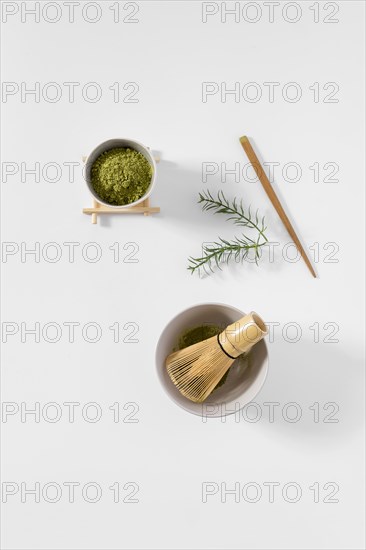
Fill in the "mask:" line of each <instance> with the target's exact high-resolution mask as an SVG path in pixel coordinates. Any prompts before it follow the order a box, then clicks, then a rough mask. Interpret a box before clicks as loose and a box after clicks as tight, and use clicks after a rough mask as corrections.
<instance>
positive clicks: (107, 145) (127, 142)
mask: <svg viewBox="0 0 366 550" xmlns="http://www.w3.org/2000/svg"><path fill="white" fill-rule="evenodd" d="M115 147H129V148H130V149H134V150H135V151H138V152H139V153H141V154H142V155H144V157H145V158H146V160H147V161H148V162H149V164H150V166H151V168H152V177H151V182H150V185H149V187H148V189H147V191H146V193H145V194H144V195H143V196H142V197H140V198H139V199H138V200H137V201H134V202H130V203H128V204H123V205H117V206H116V205H115V204H110V203H108V202H105V201H103V200H102V199H101V198H100V197H99V195H98V194H97V193H96V191H95V190H94V187H93V186H92V183H91V168H92V166H93V164H94V161H95V160H96V159H97V158H98V157H99V156H100V155H101V154H102V153H104V152H105V151H109V150H110V149H114V148H115ZM85 181H86V184H87V186H88V189H89V191H90V193H91V194H92V195H93V197H94V198H95V200H97V201H98V202H99V203H100V204H104V205H105V206H109V208H117V209H118V208H131V206H135V205H136V204H139V203H140V202H143V201H144V200H145V199H147V198H148V197H149V195H150V194H151V192H152V190H153V188H154V185H155V181H156V162H155V159H154V157H153V156H152V154H151V151H150V149H149V148H148V147H145V146H144V145H142V144H141V143H139V142H138V141H134V140H132V139H123V138H115V139H109V140H108V141H103V143H101V144H100V145H98V147H96V148H95V149H93V151H92V152H91V153H90V155H89V156H88V158H87V159H86V161H85Z"/></svg>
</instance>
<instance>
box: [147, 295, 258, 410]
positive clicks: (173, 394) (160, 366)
mask: <svg viewBox="0 0 366 550" xmlns="http://www.w3.org/2000/svg"><path fill="white" fill-rule="evenodd" d="M243 315H245V313H244V312H243V311H241V310H240V309H237V308H235V307H231V306H227V305H225V304H215V303H212V304H199V305H196V306H193V307H190V308H188V309H185V310H184V311H182V312H181V313H179V314H178V315H176V316H175V317H174V318H173V319H172V320H171V321H170V322H169V323H168V324H167V326H166V327H165V329H164V330H163V332H162V334H161V336H160V339H159V341H158V344H157V348H156V369H157V373H158V377H159V380H160V382H161V385H162V386H163V388H164V390H165V391H166V393H167V394H168V396H169V397H170V399H172V400H173V401H174V402H175V403H176V404H177V405H179V406H180V407H182V408H183V409H185V410H186V411H188V412H190V413H193V414H197V415H201V416H204V417H221V416H226V415H228V414H232V413H238V412H239V411H240V409H241V408H243V407H244V406H245V405H247V404H248V403H250V401H252V400H253V399H254V398H255V396H256V395H257V394H258V392H259V390H260V389H261V388H262V386H263V384H264V381H265V379H266V376H267V371H268V351H267V345H266V343H265V341H264V340H261V341H260V342H258V344H256V345H255V346H254V347H253V348H252V350H251V351H250V354H249V356H248V361H247V363H245V362H243V361H240V360H239V359H237V360H236V361H235V362H234V364H233V365H232V367H231V368H230V371H229V374H228V376H227V378H226V381H225V382H224V384H223V385H222V386H221V387H220V388H218V389H216V390H214V391H213V392H212V393H211V395H210V396H209V397H208V398H207V399H206V401H204V403H194V402H193V401H190V400H189V399H187V398H186V397H184V396H183V395H182V394H181V393H180V392H179V391H178V389H177V388H176V386H175V385H174V384H173V382H172V381H171V379H170V377H169V375H168V373H167V370H166V367H165V360H166V358H167V356H168V355H169V354H170V353H171V352H172V351H173V349H174V348H175V347H176V346H177V343H178V339H179V337H180V336H181V335H182V333H184V331H185V330H187V329H189V328H193V327H196V326H199V325H204V324H208V323H212V324H215V325H219V326H222V327H223V328H225V326H227V325H229V324H230V323H233V322H234V321H237V320H238V319H240V318H241V317H243Z"/></svg>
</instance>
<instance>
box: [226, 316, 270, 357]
mask: <svg viewBox="0 0 366 550" xmlns="http://www.w3.org/2000/svg"><path fill="white" fill-rule="evenodd" d="M267 333H268V329H267V327H266V325H265V323H264V321H262V319H261V318H260V317H259V315H258V314H257V313H255V312H254V311H252V312H251V313H248V314H247V315H244V317H242V318H241V319H239V321H236V322H235V323H232V324H231V325H229V326H228V327H226V329H225V330H224V331H223V332H221V334H219V342H220V345H221V347H222V349H223V351H224V352H225V353H226V354H227V355H229V357H233V358H235V357H238V356H239V355H241V354H242V353H244V352H248V351H249V350H250V348H251V347H253V346H254V344H256V343H257V342H259V341H260V340H262V338H263V337H264V336H266V334H267Z"/></svg>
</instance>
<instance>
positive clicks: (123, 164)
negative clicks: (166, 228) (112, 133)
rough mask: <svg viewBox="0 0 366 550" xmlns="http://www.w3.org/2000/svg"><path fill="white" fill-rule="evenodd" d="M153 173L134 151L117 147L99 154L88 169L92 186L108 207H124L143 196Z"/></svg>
mask: <svg viewBox="0 0 366 550" xmlns="http://www.w3.org/2000/svg"><path fill="white" fill-rule="evenodd" d="M152 175H153V169H152V166H151V164H150V163H149V161H148V160H147V159H146V158H145V157H144V155H142V154H141V153H139V152H138V151H135V150H134V149H130V148H126V147H116V148H114V149H110V150H109V151H105V152H104V153H102V154H101V155H100V156H99V157H98V158H97V159H96V160H95V161H94V163H93V165H92V167H91V184H92V186H93V189H94V190H95V192H96V193H97V194H98V196H99V197H100V198H101V199H102V200H103V201H104V202H107V203H108V204H112V205H115V206H123V205H125V204H130V203H131V202H135V201H137V200H138V199H140V198H141V197H142V196H143V195H145V193H146V191H147V190H148V187H149V185H150V183H151V178H152Z"/></svg>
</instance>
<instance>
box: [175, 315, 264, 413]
mask: <svg viewBox="0 0 366 550" xmlns="http://www.w3.org/2000/svg"><path fill="white" fill-rule="evenodd" d="M266 334H267V327H266V325H265V323H264V322H263V321H262V319H261V318H260V317H259V315H258V314H257V313H255V312H254V311H252V312H251V313H249V314H248V315H245V316H244V317H242V318H241V319H239V321H236V322H235V323H232V324H231V325H229V326H228V327H226V329H225V330H224V331H223V332H221V333H220V334H219V335H218V336H212V337H211V338H208V339H207V340H204V341H203V342H199V343H198V344H194V345H193V346H189V347H188V348H185V349H182V350H180V351H176V352H174V353H171V354H170V355H169V356H168V357H167V359H166V362H165V364H166V368H167V371H168V374H169V376H170V378H171V380H172V382H173V383H174V384H175V385H176V386H177V388H178V390H179V391H180V393H181V394H182V395H184V396H185V397H187V398H188V399H190V400H191V401H195V402H196V403H202V401H204V400H205V399H206V398H207V397H208V396H209V395H210V393H211V392H212V391H213V390H214V389H215V387H216V386H217V384H218V383H219V382H220V380H221V378H222V377H223V376H224V374H225V373H226V371H227V370H228V369H229V368H230V367H231V365H232V364H233V362H234V361H235V359H236V358H237V357H239V355H241V354H242V353H245V352H248V351H249V350H250V349H251V348H252V346H254V344H256V343H257V342H259V340H261V339H262V338H263V337H264V336H265V335H266Z"/></svg>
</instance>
